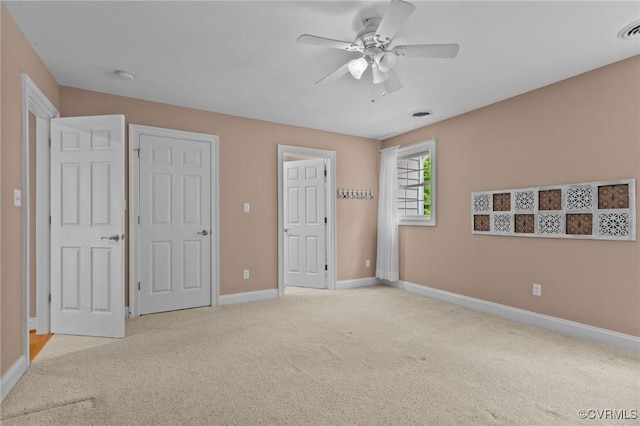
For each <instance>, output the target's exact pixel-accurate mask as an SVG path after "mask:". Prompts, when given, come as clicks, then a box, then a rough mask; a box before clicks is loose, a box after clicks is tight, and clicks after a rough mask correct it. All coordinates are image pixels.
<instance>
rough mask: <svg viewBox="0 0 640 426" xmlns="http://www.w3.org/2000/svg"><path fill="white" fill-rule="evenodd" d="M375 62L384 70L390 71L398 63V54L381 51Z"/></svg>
mask: <svg viewBox="0 0 640 426" xmlns="http://www.w3.org/2000/svg"><path fill="white" fill-rule="evenodd" d="M374 61H375V63H376V64H377V65H378V68H379V69H380V71H382V72H388V71H389V70H390V69H391V68H393V65H394V64H395V63H396V55H395V54H394V53H390V52H381V53H378V54H377V55H376V56H375V57H374Z"/></svg>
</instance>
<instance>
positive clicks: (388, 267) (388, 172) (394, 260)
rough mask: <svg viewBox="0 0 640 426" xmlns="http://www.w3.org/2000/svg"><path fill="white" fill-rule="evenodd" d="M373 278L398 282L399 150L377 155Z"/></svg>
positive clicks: (383, 151)
mask: <svg viewBox="0 0 640 426" xmlns="http://www.w3.org/2000/svg"><path fill="white" fill-rule="evenodd" d="M379 192H380V196H379V197H378V255H377V259H376V277H378V278H381V279H384V280H388V281H398V280H399V275H398V220H397V216H398V209H397V207H396V202H397V199H398V147H397V146H394V147H391V148H387V149H384V150H382V151H381V152H380V186H379Z"/></svg>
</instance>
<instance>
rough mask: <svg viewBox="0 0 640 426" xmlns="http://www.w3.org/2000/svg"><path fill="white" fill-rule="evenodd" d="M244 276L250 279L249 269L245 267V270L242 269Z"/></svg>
mask: <svg viewBox="0 0 640 426" xmlns="http://www.w3.org/2000/svg"><path fill="white" fill-rule="evenodd" d="M242 278H244V279H245V280H248V279H249V270H248V269H245V270H244V271H242Z"/></svg>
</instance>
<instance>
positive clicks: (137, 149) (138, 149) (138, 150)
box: [134, 148, 140, 158]
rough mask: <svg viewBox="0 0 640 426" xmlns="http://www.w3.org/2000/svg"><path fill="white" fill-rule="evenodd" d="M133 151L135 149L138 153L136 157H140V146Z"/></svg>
mask: <svg viewBox="0 0 640 426" xmlns="http://www.w3.org/2000/svg"><path fill="white" fill-rule="evenodd" d="M134 151H136V152H137V153H138V158H140V148H136V149H134Z"/></svg>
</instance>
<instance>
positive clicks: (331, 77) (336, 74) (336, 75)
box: [316, 61, 351, 84]
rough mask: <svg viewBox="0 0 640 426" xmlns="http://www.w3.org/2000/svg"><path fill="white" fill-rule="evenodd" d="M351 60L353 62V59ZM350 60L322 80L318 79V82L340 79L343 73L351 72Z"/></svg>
mask: <svg viewBox="0 0 640 426" xmlns="http://www.w3.org/2000/svg"><path fill="white" fill-rule="evenodd" d="M349 62H351V61H349ZM349 62H347V63H346V64H344V65H343V66H341V67H340V68H338V69H337V70H335V71H333V72H332V73H329V74H327V75H326V76H324V77H322V78H321V79H320V80H318V81H316V84H320V83H330V82H332V81H334V80H337V79H339V78H340V77H342V76H343V75H346V74H349Z"/></svg>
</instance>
